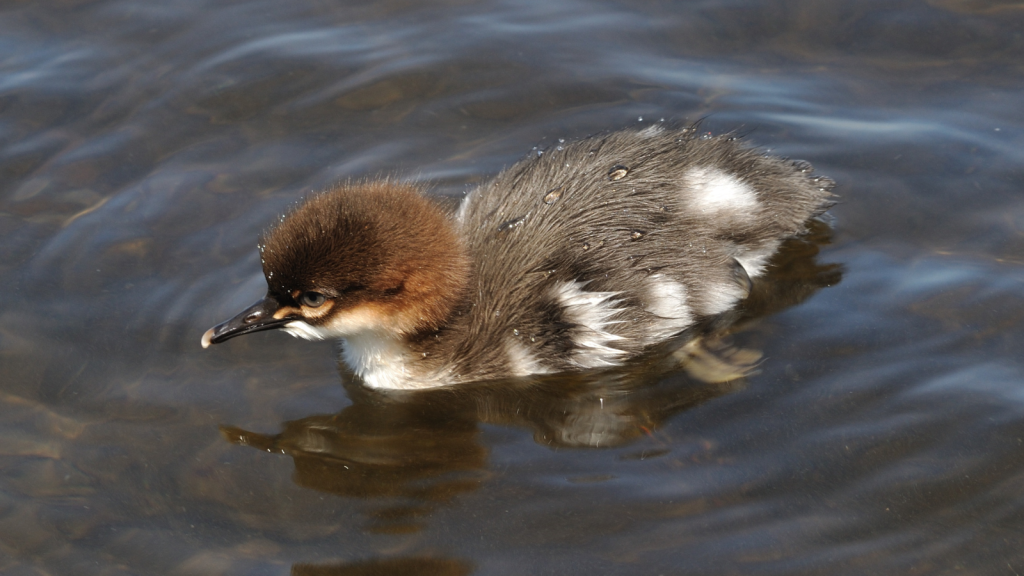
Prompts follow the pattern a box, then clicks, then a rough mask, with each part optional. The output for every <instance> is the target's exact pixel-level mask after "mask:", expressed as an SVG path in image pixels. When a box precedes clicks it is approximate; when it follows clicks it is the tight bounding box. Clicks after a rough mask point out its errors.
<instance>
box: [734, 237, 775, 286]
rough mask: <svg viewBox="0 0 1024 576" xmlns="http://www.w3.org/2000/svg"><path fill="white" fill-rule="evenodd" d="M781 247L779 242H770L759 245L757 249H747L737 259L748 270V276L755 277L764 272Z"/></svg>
mask: <svg viewBox="0 0 1024 576" xmlns="http://www.w3.org/2000/svg"><path fill="white" fill-rule="evenodd" d="M778 247H779V243H778V242H770V243H768V244H767V245H762V246H759V247H758V249H757V250H747V251H745V252H743V253H742V254H737V255H736V261H737V262H739V263H740V266H743V269H744V270H746V271H747V276H748V277H750V278H754V277H756V276H760V275H761V273H762V272H764V267H765V264H767V263H768V260H769V259H770V258H771V257H772V255H774V254H775V250H776V249H777V248H778Z"/></svg>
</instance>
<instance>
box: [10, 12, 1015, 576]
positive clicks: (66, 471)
mask: <svg viewBox="0 0 1024 576" xmlns="http://www.w3.org/2000/svg"><path fill="white" fill-rule="evenodd" d="M641 118H642V120H641ZM662 118H664V119H665V120H666V121H670V122H686V121H694V120H697V119H701V118H705V121H704V126H705V127H706V128H707V129H708V130H712V131H715V132H723V131H730V130H735V131H737V132H739V133H740V134H744V135H746V138H747V139H748V140H749V141H750V142H752V143H755V144H757V145H759V146H763V147H765V148H768V149H771V151H772V152H773V153H776V154H780V155H784V156H789V157H794V158H803V159H806V160H809V161H811V162H812V163H813V164H814V165H815V167H816V168H817V170H818V171H819V172H820V173H822V174H827V175H828V176H830V177H832V178H833V179H835V180H836V181H837V182H838V183H839V187H838V188H837V192H838V193H839V194H840V195H841V197H842V198H841V203H840V204H839V205H837V206H836V207H835V208H833V209H832V210H831V213H830V214H831V218H832V220H831V223H830V224H831V228H832V231H831V232H829V230H828V227H826V226H823V225H820V226H818V227H817V228H816V232H815V235H813V237H812V238H809V239H805V240H804V241H802V242H796V243H791V245H790V246H789V247H787V249H786V250H785V251H784V253H783V254H782V256H781V257H780V259H779V260H778V261H777V262H776V263H777V267H776V269H775V272H774V273H773V276H772V277H771V278H770V281H769V282H767V283H766V284H765V285H764V286H762V287H760V288H759V290H760V292H759V293H758V294H756V295H755V298H754V299H753V300H752V301H751V302H749V303H748V304H747V306H746V307H745V308H744V310H743V311H742V314H743V317H742V319H741V321H740V323H739V324H737V325H735V326H733V327H732V328H731V329H730V330H729V331H728V334H725V335H724V336H722V337H721V340H720V341H717V342H709V343H708V344H707V347H708V348H709V350H705V351H703V352H701V351H699V350H697V351H694V350H691V351H690V352H692V358H691V359H690V360H691V361H689V362H688V363H687V365H686V367H685V368H684V369H678V368H675V367H672V366H669V365H668V364H666V362H665V360H664V358H663V357H657V356H655V357H652V358H649V359H646V360H645V361H642V362H639V363H637V365H635V366H631V367H629V368H628V369H626V370H623V371H620V372H618V373H608V374H602V375H592V376H587V377H581V376H574V377H556V378H547V379H544V380H538V381H535V382H527V383H516V384H511V383H504V384H496V385H485V386H471V387H467V388H465V389H460V390H455V391H438V392H432V393H428V394H421V395H402V396H384V395H380V394H377V393H374V392H371V391H368V390H366V389H364V388H362V387H361V386H360V385H359V384H358V383H353V382H352V381H351V379H350V378H349V377H348V376H347V375H345V374H344V373H339V371H338V368H337V366H336V365H335V362H334V354H333V347H332V346H333V345H332V344H331V343H327V342H324V343H317V344H311V343H307V342H301V341H298V340H294V339H291V338H289V337H287V336H285V335H283V334H260V335H256V336H251V337H246V338H241V339H238V340H233V341H232V342H231V343H230V344H228V345H225V346H223V347H216V348H213V349H211V350H205V351H204V350H202V349H201V348H200V347H199V337H200V335H201V334H202V333H203V331H204V330H205V329H206V328H208V327H209V326H211V325H213V324H214V323H216V322H218V321H220V320H222V319H224V318H226V317H227V316H229V315H230V314H232V313H234V312H235V311H237V310H239V309H241V307H242V306H244V305H246V304H248V303H250V302H251V301H252V300H255V299H256V298H257V297H259V296H260V295H261V294H262V291H263V289H264V281H263V279H262V277H261V275H260V272H259V265H258V260H257V252H256V237H257V235H258V233H259V232H260V230H262V228H263V227H264V226H266V225H267V224H269V223H270V222H272V221H273V219H274V218H275V217H276V216H277V215H278V214H279V213H281V211H282V210H284V209H286V208H287V206H289V205H290V204H291V203H292V202H294V201H295V200H296V199H297V198H299V197H301V195H302V194H303V193H304V192H306V191H308V190H311V189H316V188H320V187H323V186H325V185H328V184H330V183H332V182H336V181H339V180H343V179H346V178H359V177H364V176H374V175H380V174H394V175H397V176H398V177H402V178H409V179H415V180H420V181H425V182H429V183H430V184H431V187H432V188H431V189H432V192H433V193H434V194H437V195H439V196H452V197H455V196H458V195H460V194H462V193H463V192H465V191H466V190H467V189H468V188H469V187H470V186H471V185H473V184H474V183H477V182H480V181H482V180H484V179H486V178H487V177H488V176H489V175H492V174H493V173H495V172H496V171H498V170H499V169H500V168H501V167H503V166H506V165H508V164H510V163H512V162H514V161H515V160H517V159H519V158H520V157H522V156H523V155H525V154H527V153H529V152H530V151H531V149H532V148H533V147H534V146H539V147H544V146H548V145H550V144H551V143H552V142H557V139H558V138H573V137H579V136H584V135H587V134H590V133H593V132H596V131H600V130H604V129H608V128H619V127H624V126H632V125H636V124H638V123H640V124H649V123H651V122H658V121H660V120H661V119H662ZM0 176H2V177H0V234H2V238H3V241H2V243H0V294H2V295H3V298H2V300H0V572H3V573H4V574H18V575H21V574H204V575H207V574H287V573H292V574H304V575H324V574H339V575H340V574H358V575H364V574H431V575H438V574H446V575H456V574H481V575H483V574H953V573H956V574H1007V575H1014V574H1018V575H1019V574H1024V370H1022V364H1024V362H1022V360H1021V352H1020V349H1021V348H1022V345H1024V301H1022V296H1024V6H1022V5H1021V4H1020V3H1018V2H999V1H986V0H934V1H932V2H901V1H899V0H897V1H886V2H877V1H846V2H808V1H806V0H796V1H792V2H786V1H774V2H752V1H729V0H718V1H714V2H639V3H637V2H629V3H627V2H575V1H572V0H545V1H543V2H536V1H531V0H523V1H510V2H502V1H489V2H477V3H472V2H460V1H449V2H438V3H434V4H433V5H431V6H429V7H427V6H421V5H420V4H419V3H411V2H410V3H406V2H401V1H391V2H380V1H378V2H372V3H371V2H362V3H359V2H323V1H319V0H298V1H291V2H265V1H259V0H254V1H243V0H239V1H233V2H216V3H215V2H203V1H201V0H192V1H189V0H172V1H170V2H141V1H138V0H134V1H133V0H124V1H116V0H103V1H95V0H87V1H81V2H78V1H65V2H57V1H53V2H15V1H8V2H5V3H4V4H3V5H2V8H0ZM684 352H685V349H684ZM757 358H760V360H759V361H758V362H757V363H756V364H755V370H754V371H752V372H750V373H749V374H748V375H747V376H746V377H744V378H730V377H729V376H730V374H729V369H730V367H734V366H736V365H741V366H742V365H747V366H748V367H749V365H750V364H751V363H754V362H755V360H756V359H757ZM709 374H710V376H709ZM723 375H724V376H725V377H723ZM716 376H717V377H716ZM721 380H726V381H725V382H720V381H721Z"/></svg>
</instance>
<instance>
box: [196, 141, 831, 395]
mask: <svg viewBox="0 0 1024 576" xmlns="http://www.w3.org/2000/svg"><path fill="white" fill-rule="evenodd" d="M811 171H812V169H811V167H810V166H809V165H808V164H806V163H804V162H792V161H788V160H784V159H780V158H775V157H770V156H767V155H765V154H763V153H760V152H758V151H756V150H752V149H749V148H746V147H744V146H742V145H741V144H739V143H738V142H736V141H735V140H734V139H733V138H731V137H728V136H718V137H709V136H699V135H698V134H697V131H696V129H695V128H686V129H666V128H662V127H660V126H653V127H650V128H647V129H645V130H639V131H637V130H626V131H621V132H614V133H610V134H607V135H604V136H599V137H592V138H588V139H584V140H580V141H577V142H574V143H569V144H564V145H562V146H559V147H558V148H557V149H549V150H546V151H544V153H543V154H542V155H540V156H538V157H531V158H528V159H525V160H523V161H520V162H519V163H517V164H515V165H513V166H512V167H511V168H508V169H506V170H504V171H503V172H501V173H500V174H498V175H497V176H496V177H495V178H494V179H493V180H492V181H490V182H489V183H487V184H484V185H482V186H480V187H478V188H476V189H474V190H473V191H471V192H470V193H469V194H468V195H467V196H466V197H465V198H464V199H463V200H462V203H461V205H460V207H459V209H458V212H457V213H456V214H455V216H454V218H449V217H448V216H446V215H445V213H444V212H443V211H442V210H441V209H440V208H438V207H437V206H435V205H434V204H433V203H431V202H430V201H429V200H427V199H426V198H425V197H424V196H423V195H422V193H421V191H420V190H419V189H418V188H417V187H415V186H413V185H410V184H404V183H397V182H394V181H389V180H385V181H377V182H367V183H359V184H349V185H344V186H339V187H336V188H333V189H330V190H328V191H325V192H322V193H319V194H315V195H312V196H311V197H310V198H309V199H308V200H307V201H306V202H305V203H304V204H302V205H300V206H298V207H297V208H296V209H295V210H293V211H292V212H291V213H290V214H288V215H287V216H286V217H284V218H283V219H282V221H281V222H280V223H279V224H278V225H277V226H275V227H274V228H272V229H271V230H269V231H268V232H267V233H266V234H265V235H264V236H263V237H262V239H261V241H260V245H259V249H260V253H261V259H262V262H263V273H264V275H265V276H266V279H267V286H268V290H267V295H266V297H264V298H263V299H262V300H260V301H259V302H257V303H255V304H254V305H252V306H251V307H249V308H247V309H246V310H244V311H242V312H241V313H240V314H238V315H237V316H235V317H234V318H232V319H230V320H228V321H227V322H224V323H223V324H220V325H218V326H216V327H214V328H211V329H210V330H208V331H207V332H206V333H205V334H204V335H203V338H202V345H203V347H204V348H205V347H207V346H209V345H210V344H216V343H220V342H223V341H225V340H228V339H229V338H233V337H235V336H239V335H242V334H248V333H250V332H257V331H262V330H269V329H275V328H279V329H281V330H284V331H285V332H288V333H290V334H292V335H293V336H297V337H300V338H305V339H309V340H320V339H325V338H339V339H340V340H341V346H342V348H341V356H342V359H343V360H344V361H345V363H346V364H348V366H349V367H350V368H351V369H352V370H353V371H354V372H355V374H356V375H358V376H359V377H360V378H362V380H363V381H364V382H365V383H366V385H368V386H371V387H374V388H399V389H416V388H430V387H437V386H446V385H452V384H458V383H461V382H471V381H479V380H487V379H494V378H503V377H510V376H529V375H535V374H548V373H556V372H564V371H578V370H587V369H593V368H602V367H611V366H618V365H621V364H623V363H624V362H626V361H628V360H629V359H630V358H633V357H635V356H637V355H639V354H641V353H642V352H643V351H644V350H646V349H648V348H650V347H651V346H653V345H656V344H659V343H662V342H664V341H666V340H667V339H669V338H671V337H673V336H675V335H677V334H679V333H680V332H682V331H684V330H686V329H687V328H689V327H691V326H694V325H695V324H696V323H698V322H700V321H701V320H702V319H706V318H709V317H712V316H714V315H717V314H720V313H722V312H725V311H727V310H729V309H731V308H733V307H734V306H735V305H736V304H737V303H738V302H740V301H741V300H742V299H744V298H745V297H746V296H747V295H748V293H749V292H750V288H751V282H752V280H753V279H756V278H757V277H758V276H759V275H761V274H762V273H763V272H764V270H765V267H766V265H767V263H768V260H769V258H770V257H771V256H772V254H773V253H774V252H775V251H776V249H777V248H778V247H779V245H780V244H781V242H782V241H783V240H784V239H786V238H788V237H791V236H794V235H798V234H800V233H802V232H804V231H805V224H806V222H807V221H808V219H810V218H812V217H813V216H816V215H819V214H821V213H822V212H824V210H826V209H827V208H828V206H829V205H830V199H831V197H832V194H831V192H830V191H831V189H832V186H833V183H832V181H831V180H828V179H826V178H821V177H814V176H812V174H811Z"/></svg>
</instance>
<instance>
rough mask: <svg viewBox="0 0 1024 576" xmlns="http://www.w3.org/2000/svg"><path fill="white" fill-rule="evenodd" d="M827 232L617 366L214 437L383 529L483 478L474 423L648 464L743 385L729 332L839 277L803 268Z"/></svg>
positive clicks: (411, 522)
mask: <svg viewBox="0 0 1024 576" xmlns="http://www.w3.org/2000/svg"><path fill="white" fill-rule="evenodd" d="M828 232H829V230H828V227H827V226H825V225H824V224H822V223H813V224H812V225H811V227H810V230H809V233H808V234H806V235H804V236H801V237H800V238H792V239H790V240H787V241H786V242H785V243H784V244H783V246H782V247H781V248H780V249H779V252H778V254H776V255H775V256H774V257H773V258H772V260H771V263H770V266H769V272H768V273H767V274H766V275H765V277H764V279H763V280H762V281H761V282H759V283H758V285H757V286H756V287H755V290H754V292H753V293H752V294H751V296H750V298H748V299H747V300H746V301H744V304H743V306H742V307H740V308H738V309H736V310H735V311H733V312H730V313H729V314H725V315H720V316H718V317H716V318H715V319H714V320H713V321H711V322H708V323H705V324H703V325H701V326H700V327H699V328H697V329H694V330H693V331H692V332H693V333H692V334H684V335H682V336H681V338H680V342H682V343H683V344H682V345H678V344H675V343H671V342H670V343H667V344H666V345H664V346H663V349H662V350H654V351H652V352H651V353H650V354H647V355H645V356H644V357H642V358H641V359H640V360H638V361H637V362H632V363H630V364H629V365H627V366H623V367H619V368H614V369H609V370H605V371H600V372H589V373H575V374H562V375H549V376H542V377H534V378H519V379H510V380H499V381H495V382H484V383H474V384H467V385H464V386H458V387H451V388H441V389H435V390H426V391H419V392H415V393H401V392H389V393H386V394H385V393H381V392H378V391H375V390H372V389H368V388H366V387H363V386H358V385H355V384H351V385H349V386H347V388H348V392H349V396H350V397H351V399H352V405H351V406H349V407H347V408H345V409H344V410H342V411H341V412H339V413H338V414H325V415H315V416H309V417H306V418H303V419H300V420H295V421H292V422H288V423H286V424H285V425H284V429H283V430H282V431H281V432H280V433H278V434H275V435H264V434H259V433H255V432H249V431H246V430H242V429H239V428H233V427H223V428H222V431H223V432H224V435H225V437H226V438H228V440H229V441H231V442H234V443H236V444H241V445H248V446H252V447H254V448H257V449H260V450H266V451H268V452H274V453H284V454H287V455H288V456H290V457H291V458H292V459H293V460H294V463H295V476H294V479H295V482H296V483H297V484H299V485H301V486H305V487H307V488H312V489H315V490H319V491H322V492H329V493H333V494H338V495H342V496H349V497H356V498H372V499H383V500H385V501H388V502H391V503H392V504H389V505H387V507H385V508H384V509H382V510H379V511H377V512H375V513H374V514H373V520H372V524H371V526H370V529H371V530H374V531H382V532H407V531H410V530H416V529H418V528H419V524H418V521H419V520H420V519H421V518H422V517H424V516H426V515H427V514H428V513H429V512H430V511H431V510H432V509H433V508H435V507H436V506H438V505H443V504H444V503H446V502H448V501H450V500H451V499H452V498H454V497H455V496H457V495H458V494H461V493H464V492H467V491H471V490H475V489H476V488H477V487H479V486H480V485H481V482H482V481H485V480H486V479H487V478H488V477H489V475H490V473H489V472H488V463H487V449H486V448H485V446H484V445H483V444H482V443H481V441H480V439H479V428H480V426H479V425H480V424H481V423H485V424H497V425H510V426H520V427H524V428H528V429H530V430H532V431H533V436H534V439H535V440H536V442H537V443H539V444H542V445H546V446H552V447H573V448H606V447H615V446H624V445H628V444H630V443H632V442H636V441H637V440H639V439H641V438H645V437H646V438H649V440H647V441H646V445H645V447H644V450H643V456H641V457H647V458H650V457H655V456H657V455H658V454H659V453H661V454H664V452H667V448H665V449H664V451H663V452H659V445H660V444H661V443H662V441H663V439H662V438H660V437H659V433H658V430H659V429H660V428H661V427H662V424H663V423H664V422H665V421H666V420H668V419H669V418H671V417H672V416H674V415H676V414H679V413H680V412H683V411H685V410H688V409H691V408H693V407H695V406H698V405H700V404H701V403H703V402H706V401H708V400H711V399H713V398H717V397H719V396H721V395H723V394H728V393H730V392H733V391H735V390H737V389H740V388H742V387H743V386H744V380H743V379H742V376H743V375H746V374H748V373H750V371H751V370H752V369H753V367H754V362H756V359H757V358H758V357H759V354H758V353H757V352H756V351H753V350H749V349H743V348H737V347H735V346H731V345H729V344H728V341H729V340H730V336H729V334H730V333H732V332H734V331H736V330H738V329H740V328H741V327H742V326H744V325H746V324H748V323H751V322H756V321H757V320H758V319H759V318H761V317H763V316H765V315H768V314H771V313H774V312H778V311H780V310H782V309H783V308H786V307H788V306H792V305H795V304H798V303H799V302H801V301H802V300H804V299H806V298H808V297H810V296H811V295H812V294H814V292H815V291H816V290H818V289H819V288H821V287H824V286H829V285H832V284H835V283H837V282H839V280H840V278H841V271H840V269H839V267H838V266H837V265H835V264H826V265H819V264H817V263H815V262H814V256H815V255H816V254H817V250H818V248H817V247H818V245H819V244H822V243H825V242H827V241H828ZM680 368H681V369H680ZM666 446H667V444H666ZM697 449H698V450H700V448H699V446H698V447H697ZM396 501H397V504H394V502H396Z"/></svg>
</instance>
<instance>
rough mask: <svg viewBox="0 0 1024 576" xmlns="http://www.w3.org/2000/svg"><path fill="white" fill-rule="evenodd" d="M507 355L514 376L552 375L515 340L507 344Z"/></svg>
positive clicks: (508, 341) (510, 340)
mask: <svg viewBox="0 0 1024 576" xmlns="http://www.w3.org/2000/svg"><path fill="white" fill-rule="evenodd" d="M505 354H506V355H507V356H508V367H509V370H510V371H511V372H512V375H513V376H529V375H531V374H550V373H551V370H550V369H549V368H547V367H545V366H544V365H543V364H541V363H540V361H539V360H538V359H537V357H536V356H534V355H533V354H531V353H530V351H529V350H527V349H526V347H525V346H523V345H522V344H520V343H519V342H517V341H515V340H513V339H509V340H507V341H506V342H505Z"/></svg>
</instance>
